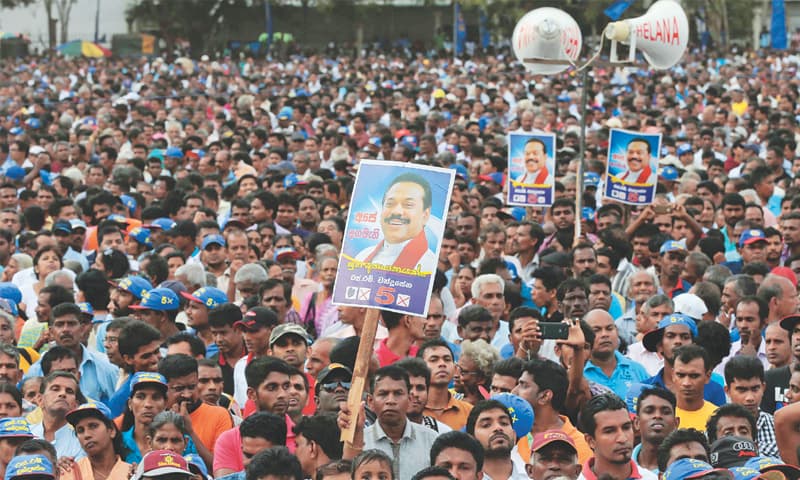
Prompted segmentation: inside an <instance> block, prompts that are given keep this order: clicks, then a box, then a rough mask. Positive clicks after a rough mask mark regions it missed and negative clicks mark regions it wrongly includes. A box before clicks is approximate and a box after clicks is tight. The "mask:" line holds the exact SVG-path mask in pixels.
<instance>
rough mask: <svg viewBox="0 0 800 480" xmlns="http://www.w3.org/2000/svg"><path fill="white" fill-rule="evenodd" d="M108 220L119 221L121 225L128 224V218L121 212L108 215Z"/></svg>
mask: <svg viewBox="0 0 800 480" xmlns="http://www.w3.org/2000/svg"><path fill="white" fill-rule="evenodd" d="M106 220H107V221H111V222H115V223H118V224H120V225H127V224H128V218H127V217H124V216H122V215H120V214H119V213H112V214H111V215H109V216H107V217H106Z"/></svg>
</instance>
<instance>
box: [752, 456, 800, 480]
mask: <svg viewBox="0 0 800 480" xmlns="http://www.w3.org/2000/svg"><path fill="white" fill-rule="evenodd" d="M744 467H745V468H751V469H753V470H757V471H759V472H761V473H764V472H769V471H771V470H777V471H779V472H781V473H783V474H784V475H785V476H786V478H787V479H789V480H794V479H797V478H800V468H798V467H796V466H794V465H789V464H787V463H786V462H784V461H783V460H781V459H780V458H775V457H755V458H751V459H750V460H748V461H747V463H745V464H744Z"/></svg>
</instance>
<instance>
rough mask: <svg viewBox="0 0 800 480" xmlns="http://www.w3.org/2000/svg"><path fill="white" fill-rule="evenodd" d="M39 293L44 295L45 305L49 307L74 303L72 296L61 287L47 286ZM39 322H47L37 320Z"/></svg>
mask: <svg viewBox="0 0 800 480" xmlns="http://www.w3.org/2000/svg"><path fill="white" fill-rule="evenodd" d="M39 293H46V294H47V295H48V297H47V304H48V305H50V307H55V306H56V305H61V304H62V303H72V302H74V301H75V296H74V294H73V293H72V292H71V291H70V290H68V289H66V288H65V287H63V286H61V285H55V284H54V285H48V286H46V287H44V288H43V289H41V290H40V291H39ZM39 321H40V322H44V321H47V319H46V318H45V319H42V318H40V319H39Z"/></svg>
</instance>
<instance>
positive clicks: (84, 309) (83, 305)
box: [76, 302, 102, 323]
mask: <svg viewBox="0 0 800 480" xmlns="http://www.w3.org/2000/svg"><path fill="white" fill-rule="evenodd" d="M76 305H78V308H80V309H81V313H82V314H84V315H89V316H90V317H94V308H92V305H91V304H90V303H89V302H80V303H77V304H76ZM98 323H102V320H101V321H100V322H98Z"/></svg>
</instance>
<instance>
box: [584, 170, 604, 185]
mask: <svg viewBox="0 0 800 480" xmlns="http://www.w3.org/2000/svg"><path fill="white" fill-rule="evenodd" d="M583 186H584V187H585V188H597V187H599V186H600V175H598V174H597V173H595V172H586V173H584V174H583Z"/></svg>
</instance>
